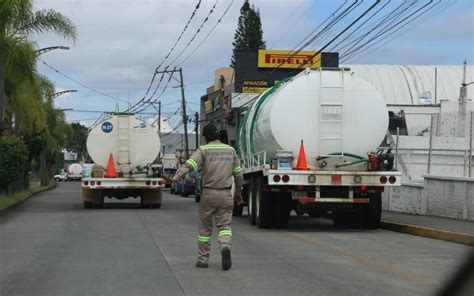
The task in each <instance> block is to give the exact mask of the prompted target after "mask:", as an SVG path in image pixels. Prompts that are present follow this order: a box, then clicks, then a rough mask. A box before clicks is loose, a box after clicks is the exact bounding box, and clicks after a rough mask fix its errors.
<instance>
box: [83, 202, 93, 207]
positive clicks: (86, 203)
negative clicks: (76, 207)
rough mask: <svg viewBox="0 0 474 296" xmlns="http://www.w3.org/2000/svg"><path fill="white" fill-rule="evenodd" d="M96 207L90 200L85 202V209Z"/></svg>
mask: <svg viewBox="0 0 474 296" xmlns="http://www.w3.org/2000/svg"><path fill="white" fill-rule="evenodd" d="M93 207H94V204H93V203H91V202H88V201H85V202H84V209H92V208H93Z"/></svg>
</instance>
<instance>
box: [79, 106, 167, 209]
mask: <svg viewBox="0 0 474 296" xmlns="http://www.w3.org/2000/svg"><path fill="white" fill-rule="evenodd" d="M86 146H87V151H88V153H89V155H90V157H91V158H92V160H93V161H94V167H93V171H92V176H91V177H90V178H83V180H82V201H83V203H84V207H85V208H94V207H102V206H103V205H104V198H105V197H108V198H116V199H126V198H128V197H134V198H138V197H139V198H140V200H141V205H142V207H151V208H160V207H161V203H162V192H161V188H162V187H163V185H162V182H163V180H162V179H161V178H159V177H158V175H159V173H158V167H157V166H156V165H155V164H153V163H154V161H155V159H156V158H157V157H158V155H159V152H160V147H161V145H160V138H159V136H158V131H157V130H156V129H155V128H153V127H152V126H150V125H148V124H147V123H146V122H144V121H142V120H140V119H139V118H137V117H135V115H133V114H130V113H114V114H112V115H110V116H109V117H108V118H106V119H105V120H103V121H101V122H99V123H97V124H95V125H94V126H92V127H91V129H90V130H89V134H88V137H87V143H86Z"/></svg>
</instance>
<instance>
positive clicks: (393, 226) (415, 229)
mask: <svg viewBox="0 0 474 296" xmlns="http://www.w3.org/2000/svg"><path fill="white" fill-rule="evenodd" d="M380 228H382V229H386V230H391V231H396V232H403V233H408V234H413V235H418V236H424V237H429V238H434V239H439V240H445V241H449V242H454V243H459V244H464V245H468V246H474V235H470V234H467V233H462V232H452V231H448V230H442V229H436V228H430V227H423V226H419V225H412V224H402V223H397V222H392V221H382V222H380Z"/></svg>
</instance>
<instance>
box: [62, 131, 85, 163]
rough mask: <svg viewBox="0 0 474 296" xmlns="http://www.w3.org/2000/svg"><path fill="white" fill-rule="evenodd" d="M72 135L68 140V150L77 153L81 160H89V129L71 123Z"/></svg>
mask: <svg viewBox="0 0 474 296" xmlns="http://www.w3.org/2000/svg"><path fill="white" fill-rule="evenodd" d="M71 129H72V132H71V135H70V136H69V137H68V139H67V144H66V147H65V148H66V149H67V150H68V151H71V152H74V153H77V155H78V158H79V159H88V156H87V150H86V142H87V134H88V128H87V127H85V126H83V125H82V124H80V123H71Z"/></svg>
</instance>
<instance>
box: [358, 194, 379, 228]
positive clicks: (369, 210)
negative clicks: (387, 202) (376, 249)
mask: <svg viewBox="0 0 474 296" xmlns="http://www.w3.org/2000/svg"><path fill="white" fill-rule="evenodd" d="M369 200H370V202H369V204H368V205H366V206H364V207H363V208H362V211H361V212H362V213H361V214H362V219H363V220H362V223H363V224H362V226H363V228H365V229H377V228H379V226H380V219H381V218H382V195H381V193H372V194H370V196H369Z"/></svg>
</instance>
